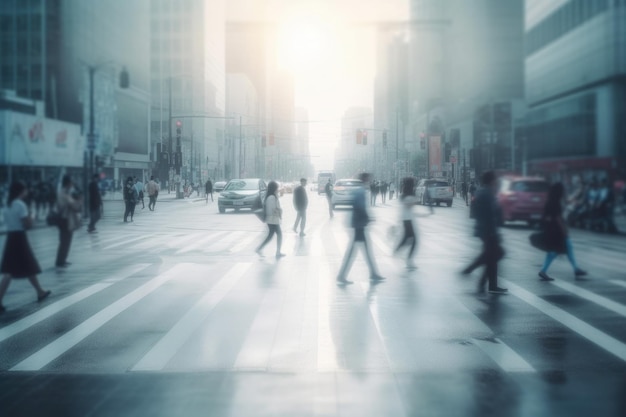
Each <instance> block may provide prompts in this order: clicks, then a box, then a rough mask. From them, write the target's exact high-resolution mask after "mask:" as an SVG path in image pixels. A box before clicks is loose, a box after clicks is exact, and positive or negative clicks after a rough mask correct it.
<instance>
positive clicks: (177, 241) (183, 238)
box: [166, 233, 198, 249]
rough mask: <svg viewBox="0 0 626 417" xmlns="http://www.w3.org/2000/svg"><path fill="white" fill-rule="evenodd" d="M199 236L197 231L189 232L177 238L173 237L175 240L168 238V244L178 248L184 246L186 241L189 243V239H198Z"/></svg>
mask: <svg viewBox="0 0 626 417" xmlns="http://www.w3.org/2000/svg"><path fill="white" fill-rule="evenodd" d="M197 238H198V234H197V233H191V234H188V235H183V236H180V237H178V238H176V239H173V240H168V241H167V242H166V244H167V246H168V247H170V248H173V249H177V248H180V247H182V246H183V245H184V244H185V243H187V242H189V241H191V240H193V239H197Z"/></svg>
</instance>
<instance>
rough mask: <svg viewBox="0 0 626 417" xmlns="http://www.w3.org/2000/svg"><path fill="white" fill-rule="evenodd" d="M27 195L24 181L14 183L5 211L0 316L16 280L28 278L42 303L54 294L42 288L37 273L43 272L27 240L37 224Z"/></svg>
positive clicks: (0, 282)
mask: <svg viewBox="0 0 626 417" xmlns="http://www.w3.org/2000/svg"><path fill="white" fill-rule="evenodd" d="M27 194H28V190H27V189H26V185H25V184H24V183H23V182H21V181H17V182H14V183H13V184H11V187H10V189H9V199H8V208H7V210H5V212H4V218H5V222H6V228H7V232H8V233H7V239H6V243H5V244H4V253H3V255H2V264H1V266H0V273H2V281H0V313H4V311H5V308H4V306H3V305H2V298H3V297H4V294H5V293H6V292H7V288H9V284H10V283H11V279H12V278H25V277H26V278H28V281H29V282H30V284H31V285H32V286H33V288H35V291H36V292H37V300H38V301H42V300H43V299H44V298H46V297H47V296H49V295H50V291H46V290H44V289H42V288H41V285H39V280H38V279H37V274H39V273H41V269H40V268H39V264H38V263H37V259H35V255H33V251H32V249H31V248H30V244H29V243H28V238H27V237H26V230H27V229H30V228H31V227H32V225H33V219H32V218H31V217H30V214H29V213H28V208H27V207H26V204H25V203H24V199H25V198H26V195H27Z"/></svg>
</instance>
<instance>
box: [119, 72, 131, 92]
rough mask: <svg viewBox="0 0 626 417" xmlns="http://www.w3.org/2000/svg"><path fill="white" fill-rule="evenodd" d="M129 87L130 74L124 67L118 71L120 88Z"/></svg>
mask: <svg viewBox="0 0 626 417" xmlns="http://www.w3.org/2000/svg"><path fill="white" fill-rule="evenodd" d="M129 87H130V76H129V75H128V71H127V70H126V68H122V72H120V88H123V89H126V88H129Z"/></svg>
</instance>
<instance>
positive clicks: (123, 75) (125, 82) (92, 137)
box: [83, 61, 130, 213]
mask: <svg viewBox="0 0 626 417" xmlns="http://www.w3.org/2000/svg"><path fill="white" fill-rule="evenodd" d="M110 64H112V62H110V61H107V62H104V63H102V64H98V65H88V66H87V68H88V70H89V133H87V150H88V152H89V156H88V158H87V161H85V162H86V164H87V166H86V167H85V168H84V175H83V192H84V193H85V196H86V198H84V201H85V213H88V212H89V210H88V208H89V193H87V192H86V191H87V186H88V183H89V176H90V175H92V174H93V170H94V169H93V166H94V151H95V149H96V133H95V129H96V126H95V114H94V113H95V112H94V79H95V75H96V72H97V71H98V70H100V69H101V68H103V67H105V66H106V65H110ZM129 87H130V76H129V74H128V71H127V70H126V68H125V67H122V71H121V72H120V88H123V89H127V88H129Z"/></svg>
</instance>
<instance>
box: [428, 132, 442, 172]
mask: <svg viewBox="0 0 626 417" xmlns="http://www.w3.org/2000/svg"><path fill="white" fill-rule="evenodd" d="M441 161H442V159H441V136H429V137H428V163H429V164H430V171H431V172H432V171H443V169H442V167H441Z"/></svg>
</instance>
